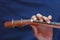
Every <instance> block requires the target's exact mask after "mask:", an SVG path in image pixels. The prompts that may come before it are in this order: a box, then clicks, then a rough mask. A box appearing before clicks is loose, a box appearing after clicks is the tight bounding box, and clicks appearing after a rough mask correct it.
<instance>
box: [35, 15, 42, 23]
mask: <svg viewBox="0 0 60 40" xmlns="http://www.w3.org/2000/svg"><path fill="white" fill-rule="evenodd" d="M36 17H37V19H38V20H40V22H43V16H42V15H41V14H36Z"/></svg>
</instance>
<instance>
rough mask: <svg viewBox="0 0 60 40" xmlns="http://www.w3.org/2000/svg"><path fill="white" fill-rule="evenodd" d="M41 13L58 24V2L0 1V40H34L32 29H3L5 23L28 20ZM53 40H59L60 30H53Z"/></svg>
mask: <svg viewBox="0 0 60 40" xmlns="http://www.w3.org/2000/svg"><path fill="white" fill-rule="evenodd" d="M37 13H41V14H42V15H44V16H48V15H52V17H53V19H52V21H55V22H60V0H0V40H36V38H35V37H34V35H33V31H32V28H31V27H30V26H28V25H27V26H25V27H23V28H18V27H16V28H4V26H3V23H4V22H5V21H11V20H12V19H14V20H19V19H21V18H23V19H29V18H30V17H31V16H32V15H35V14H37ZM53 40H60V29H53Z"/></svg>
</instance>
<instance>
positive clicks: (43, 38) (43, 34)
mask: <svg viewBox="0 0 60 40" xmlns="http://www.w3.org/2000/svg"><path fill="white" fill-rule="evenodd" d="M31 19H33V20H39V21H41V22H44V21H45V22H47V23H50V20H51V19H52V16H51V15H49V16H48V17H45V16H43V15H41V14H36V15H33V16H32V17H31ZM40 25H41V24H40ZM40 25H30V26H31V27H32V28H33V31H34V36H35V37H36V38H37V39H38V40H52V34H53V32H52V28H50V27H46V26H47V25H41V26H40Z"/></svg>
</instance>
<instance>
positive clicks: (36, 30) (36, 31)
mask: <svg viewBox="0 0 60 40" xmlns="http://www.w3.org/2000/svg"><path fill="white" fill-rule="evenodd" d="M30 26H31V27H32V28H33V31H34V35H35V36H37V35H38V29H37V28H36V26H34V25H30Z"/></svg>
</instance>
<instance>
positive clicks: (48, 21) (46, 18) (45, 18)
mask: <svg viewBox="0 0 60 40" xmlns="http://www.w3.org/2000/svg"><path fill="white" fill-rule="evenodd" d="M43 19H44V20H45V21H46V22H47V23H50V22H51V21H50V19H49V18H48V17H45V16H43Z"/></svg>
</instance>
